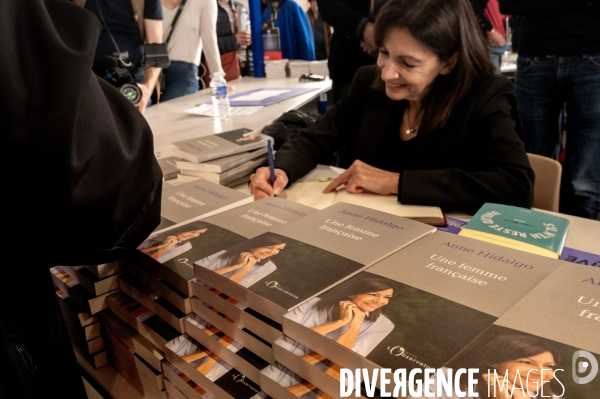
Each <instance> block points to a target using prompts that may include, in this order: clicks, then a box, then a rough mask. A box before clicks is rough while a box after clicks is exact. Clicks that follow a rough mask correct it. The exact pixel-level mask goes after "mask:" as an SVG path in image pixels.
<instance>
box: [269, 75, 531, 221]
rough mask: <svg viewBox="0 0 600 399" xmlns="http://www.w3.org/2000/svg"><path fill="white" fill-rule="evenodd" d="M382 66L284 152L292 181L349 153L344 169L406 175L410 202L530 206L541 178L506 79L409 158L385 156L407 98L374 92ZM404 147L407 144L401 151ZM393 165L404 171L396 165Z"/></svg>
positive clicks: (484, 84) (419, 143)
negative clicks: (357, 166) (520, 132)
mask: <svg viewBox="0 0 600 399" xmlns="http://www.w3.org/2000/svg"><path fill="white" fill-rule="evenodd" d="M379 73H380V72H379V68H377V67H375V66H367V67H363V68H361V69H359V70H358V72H357V73H356V75H355V78H354V81H353V83H352V85H351V86H350V87H349V88H348V89H346V91H344V94H343V96H342V99H341V100H340V101H339V102H338V103H336V104H335V105H334V106H333V107H332V108H331V109H330V110H329V111H327V113H326V114H325V115H324V116H323V117H322V118H320V119H319V120H318V121H317V122H315V123H314V124H313V125H312V126H310V127H309V128H307V129H305V130H304V131H302V132H301V133H299V134H297V135H295V136H293V137H292V139H291V140H290V141H288V142H287V143H286V144H284V145H283V146H282V148H281V149H280V150H279V151H277V154H276V159H275V166H276V167H278V168H281V169H283V170H285V171H286V172H287V174H288V176H289V178H290V182H291V183H293V182H294V181H296V180H297V179H298V178H300V177H302V176H304V175H305V174H306V173H308V172H309V171H310V170H311V169H313V168H314V167H315V166H316V165H317V163H325V164H327V163H329V162H330V160H331V158H332V156H333V154H334V152H336V151H337V150H339V149H341V148H346V149H347V154H346V157H345V159H344V160H343V161H342V164H341V165H340V166H342V167H348V166H350V164H351V163H352V162H353V161H354V160H357V159H359V160H361V161H363V162H366V163H367V164H369V165H372V166H375V167H380V168H384V167H387V169H386V170H391V169H395V170H392V171H394V172H400V173H401V178H400V181H399V183H398V184H399V195H398V199H399V201H401V202H402V203H403V204H415V205H435V206H440V207H442V208H444V209H445V210H447V211H450V210H461V211H466V212H475V211H476V210H477V209H478V208H479V207H480V206H481V205H482V204H483V203H484V202H496V203H502V204H508V205H516V206H523V207H531V205H532V203H533V181H534V174H533V171H532V170H531V167H530V165H529V161H528V158H527V155H526V153H525V149H524V146H523V143H522V142H521V140H520V139H519V137H518V136H517V134H516V132H515V123H514V121H513V119H512V118H511V106H510V101H511V99H512V97H513V87H512V83H511V82H510V81H509V80H508V79H506V78H504V77H501V76H488V77H486V78H484V79H482V80H481V81H478V82H474V83H473V84H472V86H471V89H470V90H469V92H468V93H467V95H466V96H465V97H464V98H463V99H462V100H461V101H459V103H458V104H457V105H456V106H455V107H454V109H453V111H452V114H451V117H450V120H449V121H448V122H447V123H446V126H444V127H443V128H442V129H439V130H436V131H433V132H426V131H419V133H418V135H417V136H416V137H415V138H414V139H412V140H410V141H409V142H407V143H410V144H402V142H401V143H400V145H401V146H403V145H410V150H408V151H405V152H406V154H405V155H404V156H403V157H402V159H398V160H397V162H396V160H390V159H381V157H380V156H379V154H381V153H382V152H385V150H386V149H385V148H383V147H384V146H385V144H384V141H385V138H386V137H388V138H389V137H396V136H397V135H399V128H400V123H401V120H402V115H403V112H404V107H405V104H406V102H405V101H392V100H390V99H389V98H388V97H387V96H386V95H385V93H383V92H380V91H377V90H375V89H373V88H372V87H371V86H372V82H373V81H374V79H375V78H376V77H377V76H378V74H379ZM401 148H402V147H401ZM390 163H395V164H396V165H397V166H395V167H393V168H390V167H389V165H390Z"/></svg>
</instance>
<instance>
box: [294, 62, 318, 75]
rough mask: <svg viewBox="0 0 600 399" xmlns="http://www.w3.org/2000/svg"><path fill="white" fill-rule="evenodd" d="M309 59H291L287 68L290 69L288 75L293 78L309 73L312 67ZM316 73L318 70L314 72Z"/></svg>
mask: <svg viewBox="0 0 600 399" xmlns="http://www.w3.org/2000/svg"><path fill="white" fill-rule="evenodd" d="M309 64H310V62H309V61H304V60H290V61H289V62H288V65H287V69H288V76H289V77H291V78H299V77H300V76H302V75H304V74H309V73H310V72H311V71H310V68H309ZM313 73H315V74H316V72H313Z"/></svg>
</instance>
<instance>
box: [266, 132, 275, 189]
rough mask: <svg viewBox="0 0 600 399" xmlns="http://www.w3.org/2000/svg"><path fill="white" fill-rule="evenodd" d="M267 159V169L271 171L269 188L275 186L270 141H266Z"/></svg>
mask: <svg viewBox="0 0 600 399" xmlns="http://www.w3.org/2000/svg"><path fill="white" fill-rule="evenodd" d="M267 157H268V160H269V169H270V170H271V179H270V180H271V186H272V185H273V184H275V163H274V160H273V148H272V147H271V140H267Z"/></svg>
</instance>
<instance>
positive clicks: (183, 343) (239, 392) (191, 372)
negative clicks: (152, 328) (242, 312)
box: [165, 334, 267, 399]
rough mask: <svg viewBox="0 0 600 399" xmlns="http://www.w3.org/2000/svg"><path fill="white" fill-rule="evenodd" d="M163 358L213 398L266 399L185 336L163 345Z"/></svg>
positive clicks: (249, 382)
mask: <svg viewBox="0 0 600 399" xmlns="http://www.w3.org/2000/svg"><path fill="white" fill-rule="evenodd" d="M165 357H166V359H167V360H168V361H169V363H171V364H173V365H174V366H175V367H177V368H178V369H179V370H181V372H183V373H184V374H185V375H186V376H187V377H189V379H191V380H192V381H194V382H195V383H196V384H198V386H200V388H202V389H203V390H205V391H206V392H208V393H209V394H210V395H212V396H214V397H216V398H219V399H244V398H247V399H250V398H253V399H257V398H266V397H267V395H266V394H265V393H264V392H263V391H262V389H261V388H260V386H259V384H258V383H257V382H255V381H252V380H250V378H248V377H247V376H246V375H244V374H242V373H241V372H240V371H238V370H236V369H235V368H233V367H232V366H231V365H229V364H228V363H226V362H225V361H224V360H223V359H221V358H219V357H218V356H217V355H216V354H214V353H213V352H211V351H209V350H208V349H207V348H205V347H204V346H202V345H200V344H199V343H198V342H196V341H195V340H194V339H192V338H191V337H190V336H189V335H187V334H186V335H182V336H180V337H177V338H175V339H173V340H171V341H169V342H167V344H166V345H165Z"/></svg>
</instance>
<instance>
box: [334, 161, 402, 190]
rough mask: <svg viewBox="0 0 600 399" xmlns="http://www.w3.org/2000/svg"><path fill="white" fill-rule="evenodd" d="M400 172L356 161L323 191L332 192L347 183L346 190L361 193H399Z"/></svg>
mask: <svg viewBox="0 0 600 399" xmlns="http://www.w3.org/2000/svg"><path fill="white" fill-rule="evenodd" d="M399 180H400V173H395V172H388V171H387V170H383V169H378V168H375V167H373V166H371V165H368V164H366V163H364V162H362V161H359V160H357V161H354V162H353V163H352V165H350V167H349V168H348V169H346V170H345V171H344V173H342V174H341V175H339V176H338V177H337V178H335V179H334V180H333V181H332V182H331V183H329V185H328V186H327V187H325V190H323V193H325V194H326V193H330V192H332V191H334V190H335V189H336V188H338V187H339V186H341V185H343V184H345V185H346V191H348V192H350V193H353V194H359V193H362V192H363V191H370V192H372V193H375V194H380V195H392V194H398V181H399Z"/></svg>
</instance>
